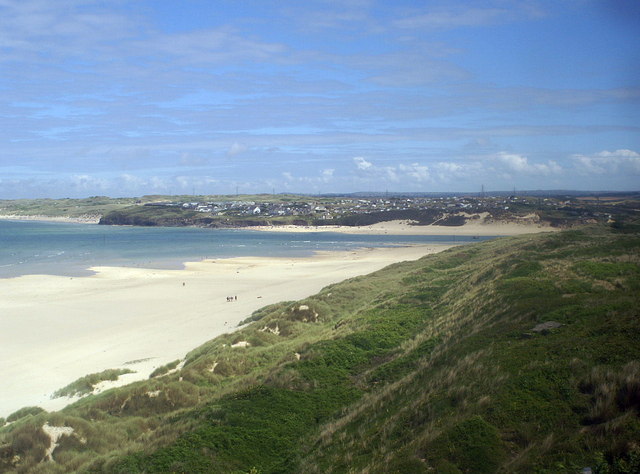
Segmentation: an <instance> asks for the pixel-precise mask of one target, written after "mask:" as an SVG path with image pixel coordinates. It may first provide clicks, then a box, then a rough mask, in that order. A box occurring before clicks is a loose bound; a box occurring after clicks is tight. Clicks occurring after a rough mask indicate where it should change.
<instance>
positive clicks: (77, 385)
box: [53, 369, 134, 398]
mask: <svg viewBox="0 0 640 474" xmlns="http://www.w3.org/2000/svg"><path fill="white" fill-rule="evenodd" d="M132 373H134V372H133V370H130V369H107V370H103V371H102V372H98V373H95V374H89V375H85V376H84V377H80V378H79V379H78V380H76V381H75V382H71V383H70V384H69V385H67V386H66V387H63V388H61V389H60V390H56V391H55V392H54V394H53V398H58V397H73V396H74V395H86V394H87V393H91V392H93V389H94V387H95V386H96V385H97V384H99V383H100V382H105V381H115V380H118V377H120V376H121V375H124V374H132Z"/></svg>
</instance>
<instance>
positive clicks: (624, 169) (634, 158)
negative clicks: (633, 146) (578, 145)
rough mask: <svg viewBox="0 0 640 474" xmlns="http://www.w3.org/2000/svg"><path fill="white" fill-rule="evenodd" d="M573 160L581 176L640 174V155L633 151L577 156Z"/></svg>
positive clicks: (623, 150) (624, 150)
mask: <svg viewBox="0 0 640 474" xmlns="http://www.w3.org/2000/svg"><path fill="white" fill-rule="evenodd" d="M571 159H572V161H573V164H574V166H575V168H576V170H577V172H578V173H580V174H581V175H593V174H597V175H605V174H616V173H626V174H640V153H637V152H635V151H633V150H626V149H622V150H615V151H607V150H605V151H601V152H599V153H596V154H595V155H590V156H588V155H581V154H576V155H573V156H571Z"/></svg>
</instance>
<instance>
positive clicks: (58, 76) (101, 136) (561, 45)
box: [0, 0, 640, 199]
mask: <svg viewBox="0 0 640 474" xmlns="http://www.w3.org/2000/svg"><path fill="white" fill-rule="evenodd" d="M639 45H640V2H638V1H637V0H615V1H614V0H600V1H595V0H594V1H591V0H555V1H534V0H531V1H529V0H518V1H516V0H513V1H512V0H485V1H482V2H480V1H478V2H475V1H468V0H467V1H460V2H457V1H453V0H448V1H429V0H423V1H403V0H394V1H382V0H378V1H376V0H340V1H337V0H307V1H304V2H301V1H299V0H279V1H277V2H276V1H267V0H262V1H257V0H255V1H252V0H245V1H241V2H240V1H231V0H229V1H226V0H218V1H205V0H182V1H180V2H176V1H169V0H148V1H147V0H137V1H133V2H132V1H125V0H99V1H98V0H60V1H56V2H52V1H50V0H0V198H7V199H11V198H23V197H86V196H92V195H110V196H139V195H143V194H156V193H161V194H184V193H187V194H191V193H197V194H233V193H235V192H236V190H238V191H239V192H241V193H262V192H266V193H271V192H273V191H275V192H276V193H281V192H302V193H329V192H352V191H385V190H388V191H425V192H432V191H472V192H473V191H479V190H480V189H481V186H483V185H484V187H485V189H486V190H510V189H513V188H516V189H518V190H527V189H580V190H638V189H640V186H639V185H638V183H640V133H639V132H640V47H639Z"/></svg>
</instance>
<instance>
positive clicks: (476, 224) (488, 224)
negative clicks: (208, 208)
mask: <svg viewBox="0 0 640 474" xmlns="http://www.w3.org/2000/svg"><path fill="white" fill-rule="evenodd" d="M486 214H487V213H484V214H481V215H480V217H479V218H478V219H476V220H469V221H467V223H465V224H464V225H462V226H444V225H412V223H411V222H409V221H387V222H380V223H378V224H373V225H368V226H359V227H349V226H334V225H327V226H318V227H315V226H306V227H301V226H293V225H283V226H260V227H251V229H255V230H263V231H269V232H340V233H345V234H390V235H460V236H463V235H464V236H474V235H477V236H486V235H520V234H530V233H535V232H556V231H559V230H560V229H558V228H556V227H551V226H548V225H544V224H540V223H538V222H537V219H536V218H534V217H533V216H527V217H523V218H520V219H518V218H513V219H512V220H510V221H508V222H493V221H488V220H487V219H486Z"/></svg>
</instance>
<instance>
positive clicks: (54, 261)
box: [0, 220, 492, 278]
mask: <svg viewBox="0 0 640 474" xmlns="http://www.w3.org/2000/svg"><path fill="white" fill-rule="evenodd" d="M488 238H492V237H479V238H473V237H460V236H457V237H456V236H398V235H346V234H338V233H326V232H317V233H294V232H292V233H280V232H260V231H251V230H237V229H198V228H187V227H119V226H99V225H95V224H74V223H59V222H36V221H7V220H0V278H9V277H15V276H20V275H28V274H47V275H66V276H83V275H89V274H91V271H89V270H88V268H89V267H92V266H105V265H106V266H128V267H132V266H133V267H135V266H137V267H144V268H165V269H167V268H168V269H174V268H175V269H178V268H182V263H183V262H188V261H199V260H202V259H204V258H228V257H241V256H273V257H304V256H309V255H311V254H312V253H313V252H315V251H318V250H349V249H354V248H361V247H386V246H395V245H406V244H415V243H465V242H471V241H477V240H478V239H480V240H485V239H488Z"/></svg>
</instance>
